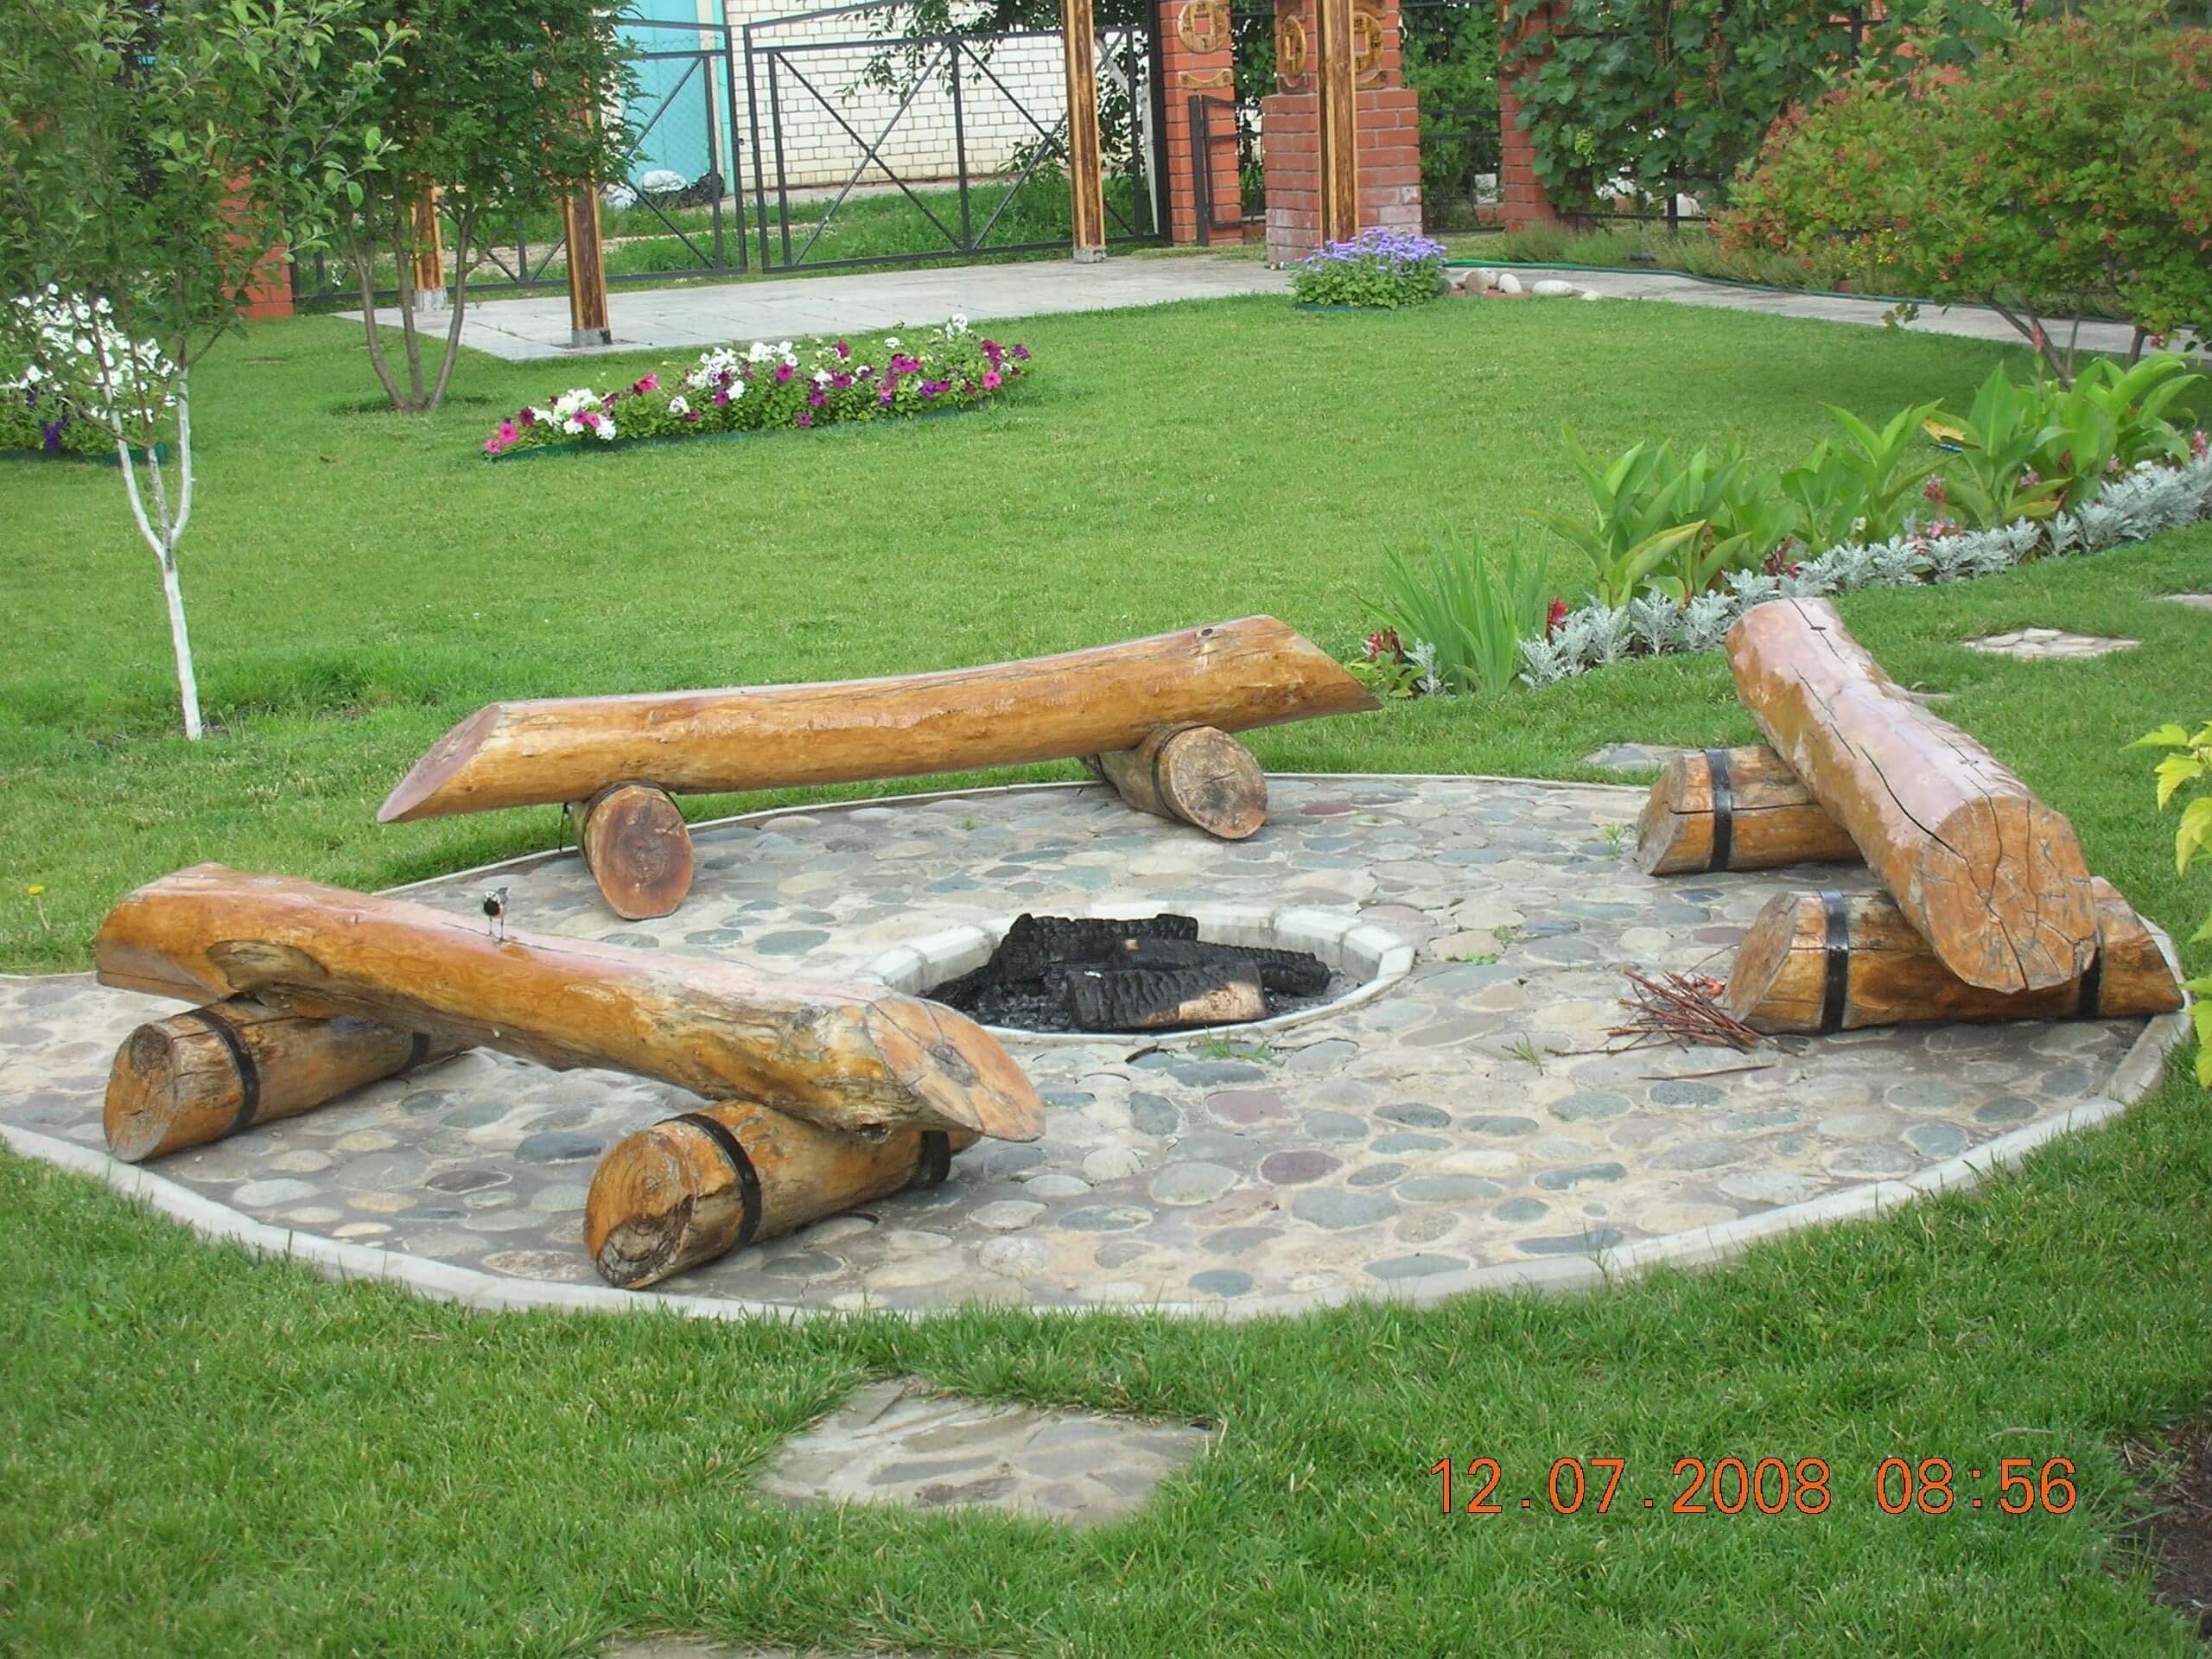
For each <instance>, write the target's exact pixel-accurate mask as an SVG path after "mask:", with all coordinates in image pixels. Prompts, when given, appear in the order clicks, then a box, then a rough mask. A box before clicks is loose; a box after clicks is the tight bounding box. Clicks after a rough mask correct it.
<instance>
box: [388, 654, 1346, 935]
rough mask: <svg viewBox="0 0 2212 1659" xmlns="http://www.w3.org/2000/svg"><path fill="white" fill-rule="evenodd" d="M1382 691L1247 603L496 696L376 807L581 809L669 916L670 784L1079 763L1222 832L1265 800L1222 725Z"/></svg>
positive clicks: (1250, 819) (627, 885) (674, 815)
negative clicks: (590, 688) (1057, 647)
mask: <svg viewBox="0 0 2212 1659" xmlns="http://www.w3.org/2000/svg"><path fill="white" fill-rule="evenodd" d="M1375 707H1376V702H1375V699H1374V697H1373V696H1371V695H1370V693H1369V692H1368V690H1367V689H1366V688H1365V687H1363V685H1361V684H1360V683H1359V682H1358V681H1357V680H1356V679H1354V678H1353V677H1351V675H1350V674H1349V673H1347V672H1346V671H1344V667H1343V665H1342V664H1338V662H1336V661H1335V660H1333V659H1332V658H1331V657H1330V656H1329V655H1328V653H1326V652H1324V651H1322V650H1321V649H1320V648H1319V646H1317V645H1314V644H1313V642H1312V641H1311V640H1308V639H1305V638H1304V637H1302V636H1301V635H1300V634H1298V633H1297V632H1294V631H1293V630H1292V629H1290V628H1288V627H1287V626H1284V625H1283V624H1282V623H1281V622H1279V621H1277V620H1275V619H1274V618H1273V617H1271V616H1248V617H1244V618H1243V619H1241V620H1236V621H1232V622H1221V623H1216V624H1214V625H1213V626H1209V627H1202V628H1186V629H1184V630H1182V631H1181V632H1175V633H1163V634H1156V635H1154V636H1153V637H1151V638H1150V639H1132V640H1128V641H1125V642H1124V643H1122V644H1120V645H1103V646H1099V647H1096V648H1094V649H1091V650H1088V651H1076V652H1065V653H1064V654H1062V655H1059V656H1055V657H1038V658H1029V659H1027V661H1022V662H1013V663H998V664H990V665H988V666H985V667H980V668H960V669H948V670H944V671H940V672H937V673H930V674H913V675H906V676H900V677H894V678H888V679H874V680H843V681H833V682H829V683H820V684H807V685H766V686H748V687H740V688H734V689H731V690H716V691H664V692H655V693H652V694H648V695H644V696H605V697H563V698H555V699H547V700H541V701H536V702H497V703H493V704H491V705H489V706H487V707H486V708H484V709H479V710H478V711H477V712H476V713H475V714H474V715H470V716H469V717H468V718H467V720H465V721H461V724H459V725H458V726H455V727H454V728H453V729H452V730H451V731H449V732H448V733H447V734H445V735H444V736H443V737H442V738H440V739H439V740H438V741H437V742H436V743H435V745H433V746H432V747H431V748H430V750H429V753H427V754H425V755H424V756H423V759H422V760H419V761H418V762H416V765H415V766H414V768H413V770H411V771H410V772H409V773H408V774H407V776H406V777H405V778H404V779H401V780H400V782H399V785H398V786H397V788H395V789H394V790H393V791H391V795H390V797H389V798H387V799H386V800H385V803H384V805H383V806H382V807H381V808H380V809H379V810H378V813H377V819H378V823H409V822H411V821H412V820H414V819H416V818H428V817H440V816H442V815H446V814H449V813H456V812H487V811H493V810H499V809H500V808H504V807H514V806H534V805H559V806H564V807H567V808H569V810H572V811H573V812H574V813H575V815H576V817H577V818H578V821H579V823H578V840H579V843H580V845H581V846H582V849H583V853H584V858H585V861H586V863H587V864H588V867H589V868H590V870H591V874H592V877H593V880H594V881H596V882H597V883H598V885H599V888H600V892H601V894H602V895H603V896H604V897H605V898H606V899H607V904H608V906H609V907H610V908H612V909H613V911H614V912H615V913H616V914H617V915H620V916H622V917H624V918H628V919H632V920H636V919H640V918H647V917H652V916H665V915H668V914H670V913H671V912H673V911H674V910H675V909H676V907H677V906H678V905H680V904H681V903H682V902H683V896H684V894H685V893H686V892H687V891H688V890H689V888H690V880H691V845H690V835H689V832H688V831H687V830H686V829H684V826H683V817H682V814H681V813H680V812H679V811H678V810H677V806H676V803H675V801H674V800H673V798H672V797H674V796H676V795H682V794H719V793H728V792H735V791H747V790H760V789H788V788H798V787H805V786H811V785H824V784H849V783H867V782H875V781H879V780H882V779H893V778H911V777H925V776H930V775H933V774H937V773H942V772H967V771H973V770H977V769H980V768H982V767H987V766H1023V765H1028V764H1030V763H1033V762H1036V761H1041V760H1071V759H1073V760H1084V762H1085V763H1086V764H1088V765H1089V766H1090V768H1091V769H1092V771H1093V772H1095V773H1096V775H1097V776H1099V777H1101V778H1103V779H1104V780H1105V781H1106V782H1108V783H1109V784H1110V785H1112V786H1113V788H1114V789H1115V791H1116V792H1117V793H1118V794H1119V795H1120V796H1121V797H1122V799H1123V800H1124V801H1127V802H1128V804H1130V805H1131V806H1133V807H1135V808H1137V809H1139V810H1143V811H1147V812H1151V813H1154V814H1157V815H1159V816H1160V817H1168V818H1173V819H1178V820H1180V821H1182V822H1185V823H1192V824H1194V825H1196V826H1197V827H1198V828H1199V829H1205V830H1206V831H1208V832H1209V833H1211V834H1213V835H1216V836H1222V837H1224V838H1225V839H1230V840H1238V839H1242V838H1243V837H1244V836H1249V835H1250V834H1252V833H1253V831H1254V830H1255V829H1258V828H1259V826H1260V824H1261V823H1262V821H1263V820H1264V819H1265V817H1266V816H1267V784H1266V780H1265V779H1264V778H1263V777H1262V775H1261V772H1260V768H1259V765H1258V763H1257V762H1256V761H1255V760H1253V758H1252V756H1251V754H1250V753H1249V751H1247V750H1246V749H1245V748H1244V747H1243V745H1242V744H1240V743H1238V742H1236V740H1235V737H1234V736H1233V734H1236V733H1238V732H1244V731H1250V730H1253V729H1255V728H1259V727H1263V726H1273V725H1277V724H1281V723H1282V722H1284V721H1294V720H1310V719H1313V718H1316V717H1318V716H1321V715H1341V714H1351V713H1357V712H1359V711H1361V710H1365V709H1373V708H1375Z"/></svg>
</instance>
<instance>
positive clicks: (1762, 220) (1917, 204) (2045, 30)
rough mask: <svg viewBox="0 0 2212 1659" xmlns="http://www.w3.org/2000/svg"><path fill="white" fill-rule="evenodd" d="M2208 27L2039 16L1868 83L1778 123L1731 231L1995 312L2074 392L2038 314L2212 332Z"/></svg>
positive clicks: (2064, 344) (2138, 6)
mask: <svg viewBox="0 0 2212 1659" xmlns="http://www.w3.org/2000/svg"><path fill="white" fill-rule="evenodd" d="M2208 149H2212V30H2207V29H2196V28H2190V29H2182V28H2176V27H2173V26H2172V25H2171V22H2170V20H2169V19H2168V17H2167V15H2166V12H2165V10H2164V7H2163V6H2162V5H2160V4H2158V3H2157V0H2116V3H2114V4H2113V5H2111V6H2108V7H2106V8H2102V9H2100V10H2097V11H2096V12H2094V14H2092V15H2090V16H2086V17H2082V16H2076V17H2068V18H2065V19H2063V20H2061V21H2058V22H2043V23H2031V24H2029V25H2026V26H2024V27H2023V28H2022V29H2020V31H2019V32H2018V35H2017V37H2016V38H2015V39H2013V40H2012V41H2010V42H2008V43H2006V44H2005V45H2004V46H2002V47H2000V48H1998V49H1996V50H1993V51H1991V52H1987V53H1985V54H1982V55H1981V56H1980V57H1978V58H1976V59H1975V60H1974V61H1973V62H1971V63H1969V64H1967V65H1966V66H1964V67H1950V68H1945V69H1930V70H1925V71H1923V72H1922V73H1918V74H1916V75H1915V76H1913V77H1911V78H1910V79H1905V80H1903V81H1890V80H1885V79H1881V78H1880V77H1878V76H1875V75H1871V74H1862V75H1859V76H1857V77H1854V78H1853V81H1852V82H1851V84H1849V85H1848V86H1847V87H1845V88H1844V89H1842V90H1841V91H1840V92H1837V93H1836V94H1834V96H1833V97H1831V98H1828V99H1823V100H1821V103H1820V104H1819V105H1816V106H1815V108H1813V109H1812V110H1811V111H1809V112H1808V113H1804V114H1802V117H1800V118H1796V119H1795V120H1793V121H1790V122H1788V123H1785V124H1783V125H1782V126H1781V127H1780V128H1778V129H1777V132H1776V135H1775V136H1774V137H1773V138H1772V140H1771V141H1770V143H1769V144H1768V146H1767V149H1766V150H1765V152H1764V155H1763V156H1761V158H1760V161H1759V164H1758V168H1757V170H1756V171H1755V172H1754V173H1753V174H1752V175H1751V177H1749V178H1748V179H1747V180H1745V181H1744V182H1743V183H1742V184H1741V186H1740V187H1739V188H1738V189H1737V191H1736V193H1735V199H1734V205H1733V207H1732V211H1731V212H1730V213H1729V214H1728V215H1727V216H1726V218H1725V219H1724V220H1723V222H1722V227H1721V228H1722V232H1723V234H1724V236H1726V238H1728V239H1729V240H1730V241H1731V242H1732V244H1735V245H1739V246H1740V245H1754V246H1759V247H1764V248H1769V249H1775V250H1779V251H1784V252H1789V253H1794V254H1800V255H1803V256H1806V257H1811V258H1813V259H1815V260H1816V261H1818V262H1819V263H1820V264H1821V265H1823V266H1824V267H1825V268H1826V269H1827V270H1828V271H1829V272H1830V273H1831V274H1832V275H1833V276H1834V277H1839V278H1841V277H1848V278H1851V279H1853V280H1857V281H1859V282H1862V283H1866V285H1867V286H1870V287H1872V288H1874V289H1877V290H1878V291H1884V292H1895V291H1896V290H1897V287H1898V286H1900V285H1901V284H1902V285H1909V286H1910V287H1912V288H1915V289H1921V290H1923V291H1925V292H1927V293H1928V294H1929V296H1930V297H1932V298H1936V299H1947V300H1951V299H1955V300H1973V301H1978V302H1981V303H1984V304H1987V305H1990V306H1993V307H1994V308H1997V309H1998V310H1999V312H2000V313H2002V314H2003V315H2004V316H2005V319H2006V320H2007V321H2009V322H2010V323H2012V326H2013V327H2015V328H2017V329H2018V331H2019V332H2020V334H2021V335H2022V337H2023V338H2024V339H2025V340H2028V341H2029V343H2030V344H2031V345H2032V346H2034V347H2035V349H2036V350H2037V352H2038V353H2041V354H2042V355H2043V357H2044V359H2045V360H2046V361H2047V362H2049V364H2050V366H2051V368H2052V369H2053V371H2054V372H2056V374H2057V376H2058V378H2059V379H2060V381H2061V383H2062V384H2066V383H2069V382H2070V381H2071V379H2072V376H2073V362H2072V358H2073V353H2072V348H2071V345H2070V343H2069V342H2068V341H2067V340H2062V339H2061V338H2059V337H2058V336H2056V334H2053V332H2052V331H2051V329H2050V328H2049V327H2046V326H2045V324H2044V321H2043V319H2042V316H2041V315H2040V314H2041V313H2043V312H2044V311H2047V310H2050V308H2053V307H2058V306H2063V307H2066V308H2070V309H2072V310H2074V311H2075V312H2077V313H2078V312H2080V311H2082V310H2084V309H2090V308H2109V309H2110V310H2111V311H2112V312H2113V314H2114V315H2120V316H2123V317H2125V318H2126V319H2128V320H2129V321H2133V323H2135V324H2136V326H2137V327H2138V328H2139V330H2141V331H2142V333H2143V334H2144V335H2146V336H2149V337H2152V338H2153V339H2162V338H2164V337H2167V336H2171V335H2173V334H2176V333H2177V332H2178V331H2180V330H2182V329H2183V328H2185V327H2196V328H2197V329H2199V330H2200V331H2201V330H2202V328H2204V327H2207V326H2212V160H2208Z"/></svg>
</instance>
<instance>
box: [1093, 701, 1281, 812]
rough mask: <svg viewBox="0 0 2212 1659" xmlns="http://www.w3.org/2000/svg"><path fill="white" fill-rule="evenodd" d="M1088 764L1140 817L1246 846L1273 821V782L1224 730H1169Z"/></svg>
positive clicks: (1188, 724) (1193, 726) (1189, 726)
mask: <svg viewBox="0 0 2212 1659" xmlns="http://www.w3.org/2000/svg"><path fill="white" fill-rule="evenodd" d="M1084 765H1085V766H1089V767H1090V770H1091V771H1092V772H1096V774H1097V775H1098V776H1099V777H1100V778H1102V779H1104V780H1105V781H1106V782H1107V783H1109V784H1110V785H1113V788H1114V792H1115V793H1116V794H1117V795H1119V796H1120V797H1121V798H1122V799H1123V800H1124V801H1126V802H1128V804H1130V805H1131V806H1133V807H1135V808H1136V810H1138V811H1140V812H1149V813H1151V814H1152V815H1153V816H1154V817H1161V818H1173V819H1175V820H1178V821H1179V822H1181V823H1188V824H1193V825H1195V826H1197V827H1198V829H1203V830H1205V832H1206V833H1207V834H1208V835H1210V836H1219V837H1220V838H1221V839H1222V840H1224V841H1243V840H1244V839H1245V838H1246V837H1247V836H1250V835H1251V834H1252V833H1253V832H1254V831H1255V830H1256V829H1258V828H1259V827H1260V826H1261V825H1262V824H1263V823H1266V822H1267V821H1268V779H1267V775H1266V774H1265V773H1264V772H1262V771H1261V770H1260V763H1259V762H1258V761H1257V760H1254V759H1253V758H1252V752H1251V751H1250V750H1249V749H1248V748H1246V747H1244V746H1243V744H1242V743H1240V742H1238V741H1236V739H1235V738H1233V737H1231V736H1230V734H1228V733H1227V732H1224V731H1223V730H1221V729H1220V728H1217V727H1213V726H1202V725H1199V724H1198V723H1197V722H1195V721H1185V722H1183V723H1181V724H1178V725H1173V726H1162V727H1160V728H1159V729H1158V730H1156V731H1154V732H1153V733H1152V734H1150V735H1149V736H1148V737H1147V738H1146V739H1145V740H1144V741H1143V742H1141V743H1140V744H1138V745H1137V746H1136V747H1135V748H1133V749H1116V750H1109V751H1108V752H1107V753H1103V754H1093V755H1087V756H1085V757H1084Z"/></svg>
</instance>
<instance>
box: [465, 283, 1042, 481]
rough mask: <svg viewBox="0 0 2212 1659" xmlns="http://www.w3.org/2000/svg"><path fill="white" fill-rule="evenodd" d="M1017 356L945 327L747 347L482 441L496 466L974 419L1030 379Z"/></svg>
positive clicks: (575, 401)
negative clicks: (698, 442) (542, 456)
mask: <svg viewBox="0 0 2212 1659" xmlns="http://www.w3.org/2000/svg"><path fill="white" fill-rule="evenodd" d="M1029 361H1030V355H1029V350H1028V348H1027V346H1020V345H1014V346H1001V344H999V342H998V341H996V340H989V339H985V338H982V337H980V336H978V335H977V334H975V332H974V331H973V330H972V329H970V328H969V326H968V320H967V319H966V318H965V317H957V316H956V317H954V318H953V319H952V320H951V321H949V322H947V323H945V324H944V326H943V327H937V328H932V329H931V330H930V331H929V332H928V333H927V334H925V335H924V336H921V337H920V338H918V339H916V340H906V339H902V338H901V337H900V336H899V335H897V334H884V335H875V336H870V337H868V338H867V339H864V340H858V341H855V340H810V341H808V342H806V343H805V344H804V345H798V346H794V345H793V344H792V343H791V341H790V340H784V341H781V342H779V343H777V344H773V345H772V344H770V343H769V342H767V341H766V340H754V341H753V343H752V344H751V345H750V346H746V347H744V348H743V349H742V350H741V349H740V348H738V347H737V346H715V348H714V349H712V350H711V351H706V352H702V353H700V354H699V359H698V361H697V362H696V363H695V364H693V365H691V366H690V368H688V369H685V370H683V371H682V372H680V373H679V372H676V371H671V372H670V374H669V376H668V377H667V379H668V382H670V383H672V384H665V383H664V378H663V376H662V375H661V373H660V372H658V371H656V372H652V373H649V374H646V375H644V376H641V377H640V378H638V379H637V380H635V381H633V382H632V383H631V384H630V385H628V386H626V387H623V388H621V389H620V390H619V391H607V392H601V391H595V390H594V389H593V388H591V387H589V386H578V387H575V388H574V389H573V390H571V391H565V392H563V393H562V394H561V395H560V396H559V397H556V398H554V399H553V400H552V401H551V403H550V404H548V405H547V406H545V407H543V408H537V407H535V406H530V405H525V406H524V407H523V408H522V409H519V410H516V411H515V413H514V414H513V415H512V416H510V417H509V418H508V419H506V420H504V421H501V422H500V423H499V428H498V429H497V430H495V431H494V432H493V434H492V435H490V436H489V437H487V438H486V439H485V441H484V453H485V454H486V456H487V457H489V458H491V459H493V460H495V461H496V460H498V459H499V457H501V456H503V455H512V454H524V453H527V452H529V451H531V450H533V449H543V448H549V447H552V446H556V445H558V446H566V447H568V448H587V447H590V446H592V445H594V444H598V443H607V444H614V443H623V442H639V441H643V440H645V439H652V438H682V437H706V436H711V435H715V434H719V433H730V432H767V431H777V430H781V429H793V430H800V431H804V430H808V429H814V428H819V427H825V426H837V425H845V424H849V423H855V422H861V421H877V420H886V419H892V418H896V417H912V416H921V415H934V414H939V413H945V412H949V411H950V410H958V409H972V408H974V407H975V406H976V405H977V404H982V403H987V402H988V401H989V400H990V399H991V398H992V397H996V396H997V395H998V394H999V393H1000V392H1001V391H1003V390H1004V389H1005V388H1006V387H1007V385H1011V384H1012V383H1013V382H1014V381H1015V380H1017V379H1019V378H1021V376H1022V375H1023V374H1024V373H1026V372H1027V369H1028V365H1029Z"/></svg>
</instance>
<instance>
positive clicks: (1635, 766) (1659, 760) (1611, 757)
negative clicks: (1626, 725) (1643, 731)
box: [1582, 743, 1688, 772]
mask: <svg viewBox="0 0 2212 1659" xmlns="http://www.w3.org/2000/svg"><path fill="white" fill-rule="evenodd" d="M1683 753H1688V751H1687V750H1685V749H1683V748H1681V747H1680V746H1679V745H1675V744H1669V743H1608V744H1606V745H1605V747H1604V748H1602V749H1592V751H1591V752H1590V753H1587V754H1586V755H1584V756H1583V757H1582V764H1583V765H1584V766H1598V767H1600V768H1602V769H1603V770H1605V771H1606V772H1656V771H1657V770H1658V769H1659V768H1660V767H1661V766H1665V765H1666V764H1667V763H1668V762H1669V760H1673V759H1674V758H1675V756H1676V755H1678V754H1683Z"/></svg>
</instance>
